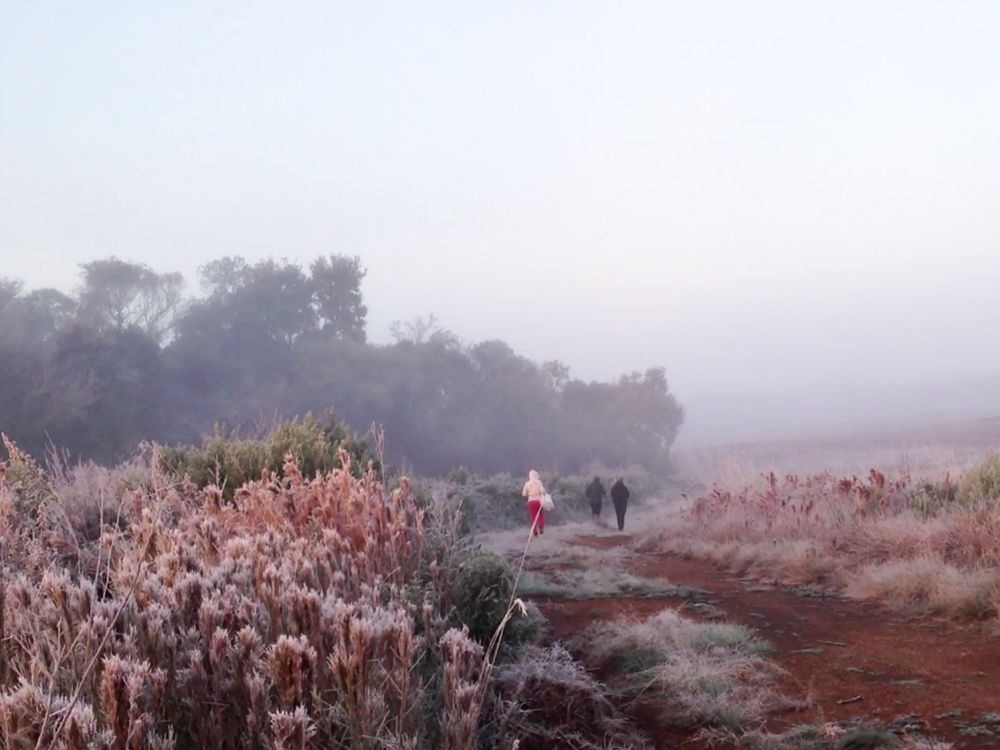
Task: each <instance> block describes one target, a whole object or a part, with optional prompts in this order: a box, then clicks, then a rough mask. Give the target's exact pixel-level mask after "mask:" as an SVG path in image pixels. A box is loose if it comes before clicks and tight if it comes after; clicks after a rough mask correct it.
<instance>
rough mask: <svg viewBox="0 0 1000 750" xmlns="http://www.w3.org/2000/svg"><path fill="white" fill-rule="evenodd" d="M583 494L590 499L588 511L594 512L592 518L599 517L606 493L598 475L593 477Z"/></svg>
mask: <svg viewBox="0 0 1000 750" xmlns="http://www.w3.org/2000/svg"><path fill="white" fill-rule="evenodd" d="M584 494H585V495H586V497H587V499H588V500H589V501H590V512H591V513H593V514H594V520H597V519H598V518H600V517H601V506H602V505H603V504H604V496H605V495H606V494H607V493H606V492H605V491H604V485H603V484H601V480H600V477H594V481H593V482H591V483H590V484H588V485H587V490H586V492H584Z"/></svg>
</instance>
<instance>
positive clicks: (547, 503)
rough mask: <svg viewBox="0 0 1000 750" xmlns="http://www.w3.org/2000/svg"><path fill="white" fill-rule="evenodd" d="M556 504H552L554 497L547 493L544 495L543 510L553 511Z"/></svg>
mask: <svg viewBox="0 0 1000 750" xmlns="http://www.w3.org/2000/svg"><path fill="white" fill-rule="evenodd" d="M554 507H555V504H554V503H553V502H552V495H550V494H549V493H548V492H546V493H545V494H544V495H542V510H552V508H554Z"/></svg>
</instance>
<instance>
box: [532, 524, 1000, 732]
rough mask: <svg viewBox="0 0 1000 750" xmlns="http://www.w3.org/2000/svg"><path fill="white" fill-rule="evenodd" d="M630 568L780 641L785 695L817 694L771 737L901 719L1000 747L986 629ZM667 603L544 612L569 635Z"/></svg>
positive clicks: (568, 604)
mask: <svg viewBox="0 0 1000 750" xmlns="http://www.w3.org/2000/svg"><path fill="white" fill-rule="evenodd" d="M628 542H629V539H628V537H627V536H625V535H623V536H621V537H611V538H608V537H580V538H579V539H577V540H575V543H576V544H578V545H580V546H587V547H595V548H609V547H611V546H618V545H623V544H627V543H628ZM628 568H629V569H628V572H630V573H633V574H636V575H642V576H647V577H656V578H666V579H667V580H669V581H670V582H671V583H672V584H674V585H678V584H685V585H688V586H695V587H698V588H700V589H704V590H706V591H708V592H709V593H708V595H707V602H706V604H707V606H700V607H692V608H689V609H690V614H691V615H692V616H693V617H698V616H713V615H714V616H719V615H720V612H721V614H722V615H724V616H725V618H726V619H727V620H728V621H730V622H737V623H742V624H744V625H748V626H750V627H753V628H755V629H757V630H758V631H759V632H760V633H761V635H762V636H763V637H765V638H766V639H767V640H768V641H770V642H771V643H772V644H773V645H774V647H775V649H776V650H775V653H774V655H773V658H774V660H775V661H776V662H777V663H778V664H780V665H781V666H782V667H783V668H784V669H785V670H787V672H788V676H787V677H786V678H785V679H784V683H783V684H782V685H781V688H782V689H783V691H784V692H785V693H786V694H788V695H790V696H792V697H798V698H804V697H807V696H808V697H810V698H811V699H812V706H811V707H810V708H809V709H807V710H804V711H801V712H796V713H794V714H789V715H785V716H779V717H775V718H774V719H773V720H772V721H771V725H772V726H771V727H770V728H771V729H773V730H779V729H781V728H784V727H787V726H789V725H792V724H801V723H824V722H827V721H837V720H843V719H852V718H864V719H872V720H878V721H880V722H883V723H890V722H892V721H893V720H895V721H896V722H897V725H899V724H905V725H908V726H912V727H913V728H918V729H919V730H920V731H922V732H923V733H924V734H926V735H929V736H932V737H934V738H937V739H943V740H947V741H949V742H952V743H954V745H955V747H956V748H958V749H960V750H966V749H969V750H972V749H973V748H1000V637H997V636H996V635H994V634H993V633H992V632H991V631H992V628H991V627H990V626H987V625H983V624H978V623H965V624H962V623H955V622H946V621H941V620H936V619H907V618H904V617H901V616H900V615H899V614H898V613H893V612H890V611H887V610H885V609H882V608H879V607H877V606H873V605H868V604H861V603H857V602H851V601H846V600H842V599H834V598H823V597H818V596H811V595H809V594H810V593H811V592H798V593H794V592H790V591H788V590H785V589H780V588H775V587H770V588H769V587H765V586H761V585H758V584H754V583H753V582H750V581H745V580H741V579H739V578H737V577H735V576H733V575H731V574H730V573H728V572H726V571H724V570H721V569H719V568H717V567H715V566H713V565H710V564H707V563H704V562H700V561H696V560H686V559H682V558H679V557H675V556H671V555H658V556H650V555H639V554H636V556H635V557H634V558H632V560H631V561H630V563H629V565H628ZM662 606H664V603H663V602H662V601H661V602H656V601H650V600H647V599H627V598H619V599H604V600H584V601H551V600H550V601H548V602H547V603H546V604H545V607H544V609H545V610H546V613H547V614H548V615H549V617H550V620H551V621H552V622H553V627H554V628H555V630H556V633H557V635H560V636H569V635H572V634H578V633H579V631H580V630H581V629H582V628H583V627H585V626H586V625H587V624H588V623H589V622H590V621H594V620H598V619H600V620H604V619H613V618H615V617H618V616H619V615H621V614H625V613H628V612H631V613H635V614H639V615H644V614H650V613H652V612H655V611H658V609H659V608H661V607H662ZM675 745H676V743H674V744H673V745H668V746H675Z"/></svg>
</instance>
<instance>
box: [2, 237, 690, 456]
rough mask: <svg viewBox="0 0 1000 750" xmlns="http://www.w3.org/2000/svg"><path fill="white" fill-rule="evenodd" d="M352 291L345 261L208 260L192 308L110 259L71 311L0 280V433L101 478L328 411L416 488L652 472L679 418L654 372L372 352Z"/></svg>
mask: <svg viewBox="0 0 1000 750" xmlns="http://www.w3.org/2000/svg"><path fill="white" fill-rule="evenodd" d="M365 275H366V270H365V269H364V268H363V266H362V264H361V259H360V258H358V257H349V256H343V255H330V256H325V257H321V258H317V259H316V260H315V261H313V262H312V263H311V264H310V265H309V266H308V267H307V268H302V267H300V266H299V265H297V264H295V263H291V262H288V261H286V260H281V261H275V260H264V261H260V262H258V263H255V264H251V263H249V262H247V261H246V260H245V259H243V258H240V257H224V258H221V259H218V260H215V261H213V262H211V263H208V264H207V265H205V266H203V267H202V268H200V269H199V282H200V286H201V292H202V293H201V295H200V296H196V297H190V298H189V297H186V296H185V294H184V279H183V278H182V276H181V275H180V274H178V273H157V272H156V271H154V270H152V269H151V268H149V267H147V266H145V265H143V264H138V263H131V262H127V261H124V260H120V259H118V258H115V257H111V258H106V259H101V260H95V261H92V262H90V263H86V264H83V265H82V266H81V267H80V283H79V286H78V288H77V289H76V290H75V291H74V292H73V293H72V294H66V293H63V292H61V291H58V290H56V289H36V290H26V289H25V288H24V287H23V285H22V284H21V283H19V282H17V281H14V280H9V279H2V278H0V430H2V431H3V432H5V433H6V434H8V435H9V436H10V437H11V438H13V439H14V440H15V441H16V442H17V443H19V444H20V445H21V447H22V448H24V449H26V450H28V451H29V452H32V453H35V454H36V455H38V454H41V453H42V452H43V451H44V450H45V449H46V447H47V446H49V445H54V446H56V447H58V448H59V449H61V450H64V451H66V452H68V453H70V454H71V455H72V456H73V457H75V458H85V459H93V460H96V461H101V462H107V461H114V460H117V459H119V458H121V457H122V456H124V455H125V454H127V453H128V452H130V451H131V450H133V449H134V448H135V446H136V445H137V444H138V443H139V442H141V441H143V440H155V441H158V442H162V443H169V444H176V443H185V444H188V443H193V442H197V441H199V440H200V438H201V436H203V435H205V434H207V433H209V432H211V431H212V430H213V428H214V426H215V425H218V424H225V425H227V426H229V427H230V428H232V427H237V426H241V427H243V428H249V427H252V426H253V425H258V426H259V425H260V424H261V422H262V421H263V420H271V419H274V418H283V417H288V416H292V415H296V414H299V415H300V414H305V413H306V412H310V411H311V412H314V413H317V414H322V413H323V412H324V411H325V410H327V409H329V408H332V409H333V411H334V413H335V414H336V416H337V418H338V419H340V420H342V421H344V422H345V423H346V424H347V425H348V426H349V427H350V428H352V429H353V430H356V431H360V432H364V431H366V430H367V429H368V427H369V426H370V425H371V424H372V423H376V424H381V425H382V426H383V427H384V429H385V433H386V435H387V438H388V440H387V445H386V456H385V457H386V460H387V461H389V462H390V463H392V464H393V465H396V466H403V467H405V468H407V469H409V470H412V471H416V472H418V473H422V474H439V473H443V472H446V471H448V470H449V469H452V468H454V467H457V466H464V467H466V468H468V469H471V470H474V471H477V472H481V473H492V472H496V471H518V472H520V471H525V470H526V469H527V468H529V467H536V468H547V469H552V470H557V471H560V472H572V471H579V470H580V469H581V468H583V467H584V466H586V465H587V464H588V463H590V462H591V461H594V460H598V461H601V462H603V463H605V464H607V465H609V466H624V465H628V464H640V465H642V466H644V467H646V468H647V469H650V470H653V471H662V470H665V469H666V467H667V465H668V458H669V450H670V446H671V445H672V443H673V442H674V440H675V438H676V437H677V432H678V429H679V428H680V426H681V424H682V422H683V419H684V412H683V409H682V407H681V406H680V405H679V404H678V402H677V400H676V399H675V397H674V396H673V395H672V394H671V393H670V392H669V389H668V384H667V379H666V375H665V372H664V369H663V368H650V369H648V370H646V371H645V372H643V373H629V374H625V375H622V376H621V377H619V378H618V379H616V380H614V381H610V382H584V381H583V380H579V379H576V378H573V377H571V376H570V371H569V368H568V367H567V366H565V365H564V364H562V363H560V362H557V361H546V362H542V363H536V362H533V361H530V360H529V359H527V358H525V357H522V356H520V355H518V354H517V353H516V352H514V351H513V350H512V349H511V348H510V347H509V346H508V345H507V344H505V343H504V342H502V341H495V340H494V341H482V342H479V343H475V344H465V343H462V342H461V341H459V339H458V338H457V337H456V336H455V335H453V334H452V333H450V332H449V331H447V330H445V329H443V328H441V327H440V326H438V325H437V322H436V320H435V319H434V317H433V316H431V317H429V318H417V319H415V320H410V321H404V322H398V323H396V324H394V325H393V326H392V330H391V332H392V335H393V339H394V342H393V343H392V344H388V345H374V344H372V343H370V342H368V340H367V314H368V309H367V307H366V306H365V303H364V298H363V294H362V290H361V287H362V283H363V281H364V278H365Z"/></svg>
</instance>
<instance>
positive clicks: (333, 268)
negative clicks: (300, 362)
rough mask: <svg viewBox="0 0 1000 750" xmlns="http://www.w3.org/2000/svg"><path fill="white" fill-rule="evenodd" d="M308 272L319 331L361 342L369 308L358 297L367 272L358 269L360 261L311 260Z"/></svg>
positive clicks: (343, 258) (331, 257) (342, 258)
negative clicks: (309, 273)
mask: <svg viewBox="0 0 1000 750" xmlns="http://www.w3.org/2000/svg"><path fill="white" fill-rule="evenodd" d="M310 270H311V273H312V285H313V299H314V302H315V306H316V312H317V313H318V314H319V320H320V329H321V330H322V332H323V333H324V334H326V335H328V336H332V337H335V338H342V339H350V340H351V341H358V342H362V343H363V342H364V341H365V338H366V334H365V327H366V325H367V316H368V308H367V307H366V306H365V304H364V299H363V298H362V296H361V282H362V281H364V278H365V276H366V275H367V274H368V272H367V270H365V269H364V268H362V267H361V259H360V258H358V257H357V256H355V257H353V258H348V257H346V256H343V255H329V256H327V257H324V258H317V259H316V260H315V261H313V263H312V266H311V268H310Z"/></svg>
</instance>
